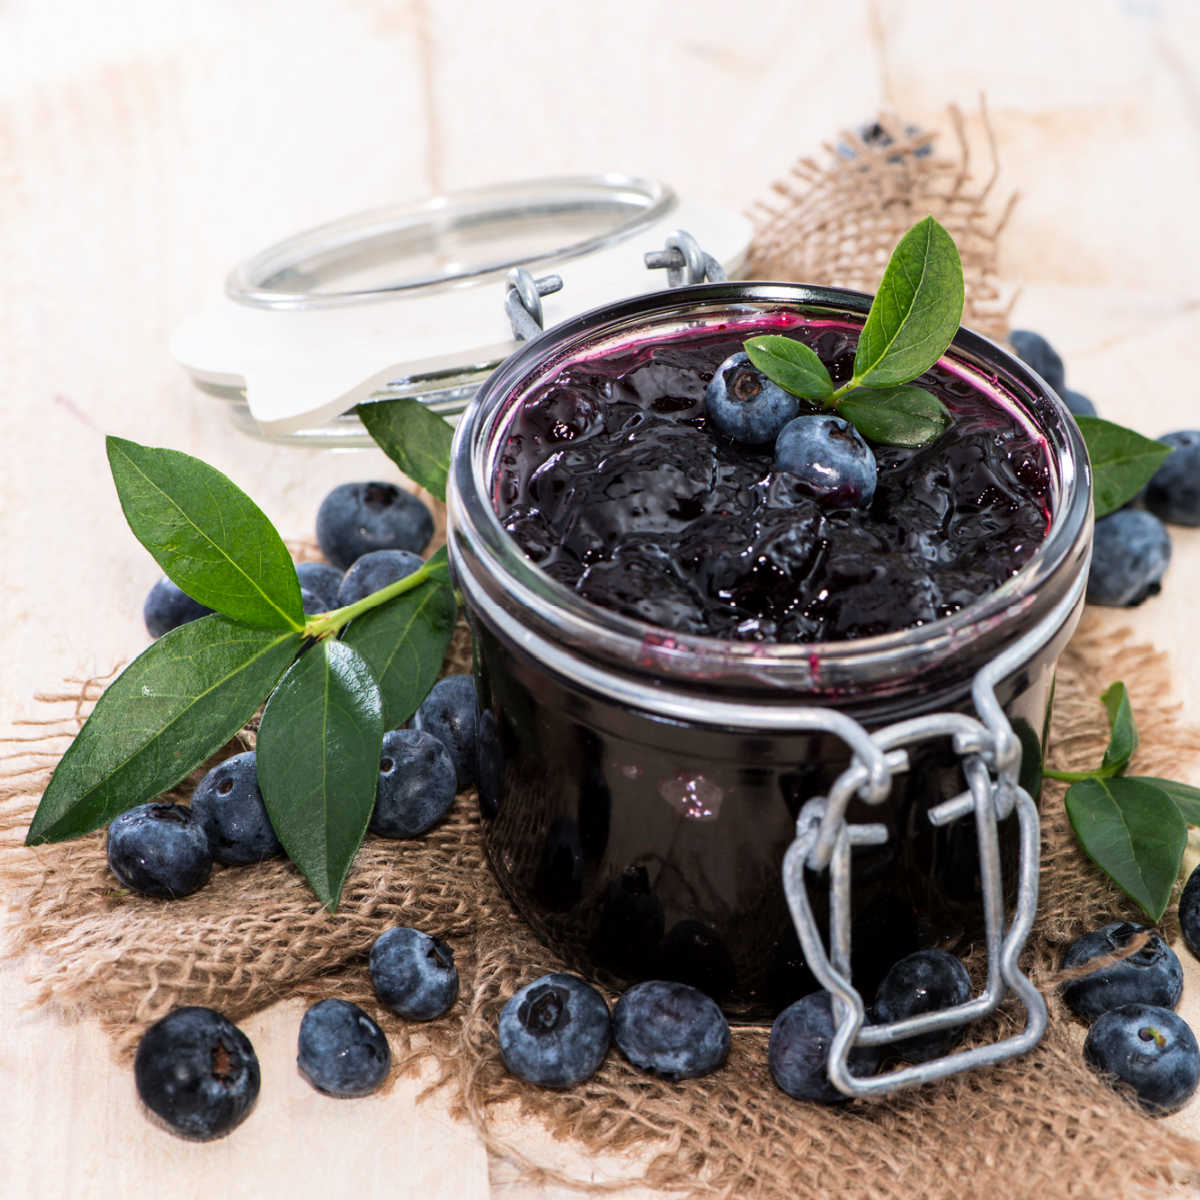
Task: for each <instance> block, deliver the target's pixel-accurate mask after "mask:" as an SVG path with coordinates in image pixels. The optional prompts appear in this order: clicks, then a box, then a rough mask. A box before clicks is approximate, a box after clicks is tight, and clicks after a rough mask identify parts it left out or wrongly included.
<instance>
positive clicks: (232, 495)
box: [25, 399, 458, 911]
mask: <svg viewBox="0 0 1200 1200" xmlns="http://www.w3.org/2000/svg"><path fill="white" fill-rule="evenodd" d="M363 407H364V409H365V408H366V407H367V406H363ZM369 408H370V414H369V417H367V418H366V419H367V420H368V423H369V426H368V427H369V428H370V429H371V432H372V434H373V436H375V438H376V440H377V441H378V442H379V444H380V446H381V447H382V448H383V449H384V451H385V453H388V454H389V455H390V456H391V457H393V458H394V459H395V458H397V455H398V454H400V455H401V456H402V458H403V461H401V462H400V464H399V465H401V466H402V468H403V470H404V471H405V472H406V473H407V474H408V475H409V477H410V478H411V479H413V480H414V481H415V482H417V483H419V484H420V485H421V486H423V487H425V488H426V489H427V490H428V491H430V492H432V493H433V494H434V495H436V496H438V497H439V498H444V497H445V486H446V473H447V470H448V467H449V460H450V440H451V430H450V427H449V426H448V425H447V424H446V423H445V422H444V421H443V420H441V419H440V418H439V417H436V416H434V415H433V414H432V413H429V412H428V410H426V409H425V408H424V407H423V406H422V405H421V404H420V403H419V402H418V401H415V400H408V399H402V400H390V401H383V402H380V403H375V404H372V405H370V406H369ZM107 448H108V457H109V463H110V466H111V468H112V474H113V482H114V483H115V484H116V487H117V494H118V496H119V498H120V501H121V507H122V509H123V511H124V513H125V517H126V519H127V520H128V522H129V525H130V528H131V529H132V530H133V532H134V534H135V536H136V537H137V538H138V540H139V541H140V542H141V543H142V545H144V546H145V547H146V549H147V550H149V551H150V553H151V554H152V555H153V556H154V558H155V560H156V561H157V562H158V563H159V565H160V566H161V567H162V569H163V570H164V571H165V572H166V574H167V575H168V577H169V578H171V579H172V580H173V581H174V582H175V583H176V584H178V585H179V587H181V588H182V589H183V590H184V591H185V592H187V593H188V594H189V595H190V596H192V598H193V599H196V600H199V601H200V602H201V603H203V604H206V605H208V606H209V607H210V608H213V609H215V610H216V611H215V613H214V614H213V615H212V616H207V617H202V618H200V619H199V620H197V621H192V622H190V623H188V624H187V625H182V626H180V627H179V628H178V629H173V630H171V631H170V632H169V633H167V634H164V635H163V636H162V637H161V638H159V639H158V640H157V641H156V642H154V643H152V644H151V645H150V646H149V647H147V648H146V650H144V651H143V652H142V653H141V654H140V655H139V656H138V657H137V658H136V659H134V661H133V662H132V663H130V664H129V666H128V667H126V668H125V670H124V671H123V672H122V673H121V675H119V676H118V677H117V679H116V680H114V681H113V683H112V684H111V685H110V686H109V687H108V689H107V690H106V691H105V693H104V694H103V695H102V696H101V697H100V700H99V701H98V702H97V704H96V707H95V709H93V711H92V714H91V716H90V717H89V718H88V720H87V721H86V722H85V724H84V726H83V728H82V729H81V730H80V732H79V734H78V735H77V736H76V738H75V740H74V741H73V742H72V743H71V745H70V746H69V747H68V748H67V751H66V753H65V754H64V755H63V757H62V759H61V760H60V761H59V764H58V766H57V767H56V769H55V771H54V774H53V776H52V777H51V779H50V783H49V785H48V786H47V788H46V791H45V793H44V794H43V796H42V800H41V803H40V804H39V805H38V809H37V812H36V813H35V814H34V818H33V821H32V823H31V825H30V828H29V832H28V834H27V836H26V839H25V840H26V844H27V845H36V844H38V843H41V842H58V841H64V840H66V839H67V838H72V837H78V836H79V835H80V834H84V833H88V832H90V831H91V830H93V829H97V828H99V827H100V826H102V825H106V824H108V823H109V822H110V821H112V819H113V818H114V817H116V816H117V815H119V814H120V813H122V812H124V811H125V810H126V809H129V808H133V807H134V806H136V805H138V804H144V803H146V802H147V801H149V800H153V799H154V798H155V797H157V796H159V795H161V794H162V793H163V792H165V791H167V790H168V789H170V788H171V787H174V786H175V785H176V784H177V783H179V782H180V781H181V780H182V779H184V778H186V777H187V775H188V774H190V773H191V771H193V770H194V769H195V768H196V767H197V766H199V765H200V764H201V763H202V762H204V760H205V759H206V758H208V757H209V756H210V755H212V754H214V753H216V751H218V750H219V749H220V748H221V746H223V745H224V744H225V743H226V742H227V741H228V740H229V738H231V737H232V736H233V735H234V734H235V733H236V732H237V731H238V730H239V729H240V728H241V727H242V726H243V725H244V724H245V723H246V722H247V721H248V720H249V719H250V718H251V717H252V716H253V715H254V713H255V712H256V711H257V710H258V709H259V708H260V707H261V706H262V705H263V704H264V702H265V704H266V708H265V709H264V711H263V717H262V722H261V725H260V728H259V742H258V746H259V757H258V781H259V787H260V788H261V790H262V794H263V801H264V803H265V804H266V807H267V813H268V815H269V816H270V819H271V824H272V826H273V827H274V829H275V832H276V834H277V835H278V837H279V840H280V841H281V842H282V843H283V846H284V849H285V850H286V851H287V853H288V856H289V857H290V858H291V859H292V861H293V862H294V863H295V864H296V866H297V867H298V868H299V869H300V871H301V872H302V873H303V874H304V876H305V878H306V879H307V880H308V881H309V883H310V884H311V885H312V887H313V890H314V891H315V892H316V894H317V896H318V897H319V898H320V900H321V901H322V903H324V904H325V905H326V906H327V907H328V908H329V909H330V910H331V911H332V910H334V909H336V907H337V904H338V899H339V897H340V895H341V890H342V886H343V884H344V883H345V880H346V875H347V873H348V872H349V869H350V865H351V863H352V862H353V860H354V855H355V854H356V852H357V850H358V847H359V845H360V844H361V842H362V839H363V837H364V835H365V833H366V829H367V823H368V821H369V820H370V816H371V809H372V806H373V804H374V801H375V787H376V780H377V775H378V762H379V753H380V747H381V744H382V740H383V734H384V731H385V730H386V729H392V728H396V727H398V726H400V725H402V724H403V723H404V722H405V721H406V720H407V719H408V718H409V717H410V716H411V715H412V714H413V713H414V712H415V711H416V709H417V707H418V705H419V704H420V703H421V701H422V700H423V699H424V698H425V695H426V694H427V693H428V691H429V689H430V687H432V686H433V683H434V682H435V681H436V679H437V676H438V672H439V670H440V668H441V664H442V659H443V658H444V657H445V653H446V647H447V645H448V644H449V641H450V634H451V632H452V631H453V629H454V624H455V621H456V620H457V617H458V604H457V601H456V599H455V595H454V590H453V588H452V587H451V585H450V579H449V569H448V564H447V561H446V554H445V550H444V549H443V550H440V551H438V552H437V553H436V554H433V555H431V556H430V558H429V559H428V560H427V561H426V563H425V565H424V566H423V567H421V568H419V569H418V570H417V571H414V572H413V573H412V574H411V575H408V576H406V577H405V578H404V579H400V580H397V581H396V582H395V583H392V584H389V585H388V586H387V587H385V588H382V589H380V590H379V591H377V592H374V593H372V594H371V595H369V596H367V597H365V598H364V599H362V600H359V601H358V602H357V603H354V604H350V605H346V606H345V607H343V608H338V609H333V610H332V611H330V612H324V613H317V614H316V615H314V616H311V617H309V616H305V614H304V608H303V605H302V604H301V601H300V583H299V580H298V578H297V575H296V569H295V567H294V565H293V564H292V560H291V557H290V556H289V555H288V552H287V548H286V547H285V546H284V544H283V539H282V538H281V537H280V536H279V533H278V532H277V530H276V529H275V527H274V526H273V525H272V524H271V522H270V521H269V520H268V519H267V517H266V516H265V515H264V514H263V512H262V511H261V510H260V509H259V508H258V506H257V505H256V504H255V503H254V502H253V501H252V500H251V499H250V497H249V496H247V495H246V494H245V493H244V492H243V491H242V490H241V489H240V488H239V487H237V485H236V484H234V483H233V482H232V481H231V480H229V479H228V478H227V477H226V476H225V475H223V474H222V473H221V472H220V471H217V470H216V469H215V468H213V467H210V466H209V465H208V464H207V463H204V462H201V461H200V460H199V459H196V458H192V457H191V456H190V455H187V454H182V453H180V452H179V451H177V450H167V449H161V448H154V447H149V446H142V445H139V444H138V443H136V442H131V441H126V440H125V439H123V438H116V437H110V438H109V439H108V441H107Z"/></svg>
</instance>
